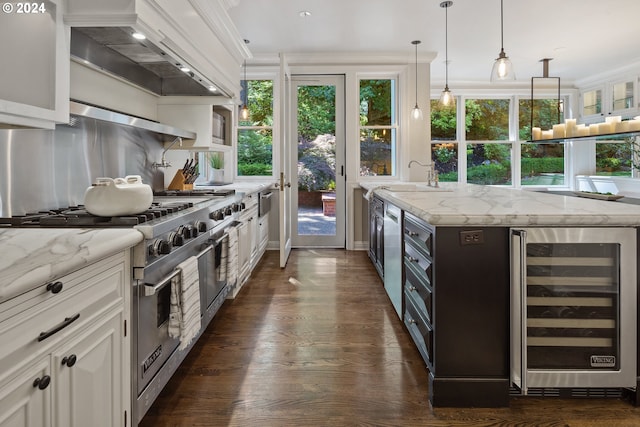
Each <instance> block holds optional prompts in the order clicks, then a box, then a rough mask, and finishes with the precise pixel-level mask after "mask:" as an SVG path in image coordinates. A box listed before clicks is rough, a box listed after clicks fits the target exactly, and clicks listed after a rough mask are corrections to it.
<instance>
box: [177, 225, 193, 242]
mask: <svg viewBox="0 0 640 427" xmlns="http://www.w3.org/2000/svg"><path fill="white" fill-rule="evenodd" d="M178 235H180V236H182V237H183V238H184V239H185V240H186V239H190V238H191V237H193V236H192V235H191V227H190V226H188V225H181V226H180V227H178Z"/></svg>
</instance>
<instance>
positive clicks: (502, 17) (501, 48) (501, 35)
mask: <svg viewBox="0 0 640 427" xmlns="http://www.w3.org/2000/svg"><path fill="white" fill-rule="evenodd" d="M503 6H504V0H500V50H501V51H504V11H503Z"/></svg>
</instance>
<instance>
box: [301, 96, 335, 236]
mask: <svg viewBox="0 0 640 427" xmlns="http://www.w3.org/2000/svg"><path fill="white" fill-rule="evenodd" d="M297 96H298V112H297V118H298V162H297V163H298V235H335V234H336V212H335V207H336V195H335V186H336V121H335V120H336V117H335V115H336V109H335V97H336V87H335V86H332V85H327V86H298V95H297Z"/></svg>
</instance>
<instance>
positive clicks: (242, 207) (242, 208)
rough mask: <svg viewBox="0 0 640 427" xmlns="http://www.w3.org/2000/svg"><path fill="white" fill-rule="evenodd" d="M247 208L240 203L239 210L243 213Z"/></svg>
mask: <svg viewBox="0 0 640 427" xmlns="http://www.w3.org/2000/svg"><path fill="white" fill-rule="evenodd" d="M246 208H247V205H245V204H244V202H242V203H240V210H241V211H243V210H245V209H246Z"/></svg>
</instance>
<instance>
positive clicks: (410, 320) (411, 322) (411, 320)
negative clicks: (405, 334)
mask: <svg viewBox="0 0 640 427" xmlns="http://www.w3.org/2000/svg"><path fill="white" fill-rule="evenodd" d="M416 323H418V322H416V321H415V320H413V319H409V324H410V325H415V324H416Z"/></svg>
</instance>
